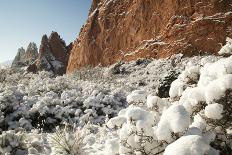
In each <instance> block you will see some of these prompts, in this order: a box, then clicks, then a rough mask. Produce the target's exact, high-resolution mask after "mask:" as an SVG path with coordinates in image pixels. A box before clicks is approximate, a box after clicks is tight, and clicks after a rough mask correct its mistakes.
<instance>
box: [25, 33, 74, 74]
mask: <svg viewBox="0 0 232 155" xmlns="http://www.w3.org/2000/svg"><path fill="white" fill-rule="evenodd" d="M70 48H71V47H70V45H69V46H67V47H66V43H65V41H64V40H63V39H62V38H61V37H60V35H59V34H58V33H57V32H52V33H51V35H50V36H49V37H47V35H46V34H45V35H43V36H42V40H41V45H40V49H39V56H38V58H37V60H36V62H35V63H34V64H32V65H31V66H29V67H28V71H30V72H37V71H39V70H47V71H52V72H54V73H55V74H59V75H62V74H64V73H65V72H66V66H67V63H68V57H69V53H70V50H71V49H70Z"/></svg>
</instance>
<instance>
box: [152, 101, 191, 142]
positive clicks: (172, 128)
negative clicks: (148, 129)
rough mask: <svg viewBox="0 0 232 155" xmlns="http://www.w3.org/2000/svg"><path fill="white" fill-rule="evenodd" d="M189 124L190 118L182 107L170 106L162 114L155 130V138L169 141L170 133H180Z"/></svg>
mask: <svg viewBox="0 0 232 155" xmlns="http://www.w3.org/2000/svg"><path fill="white" fill-rule="evenodd" d="M189 124H190V116H189V113H188V112H187V111H186V109H185V108H184V106H182V105H172V106H170V107H169V108H168V109H167V110H166V111H164V112H163V114H162V116H161V119H160V122H159V123H158V127H157V129H156V136H157V137H158V139H159V140H170V139H171V132H174V133H178V132H182V131H184V130H185V129H186V128H187V127H188V126H189Z"/></svg>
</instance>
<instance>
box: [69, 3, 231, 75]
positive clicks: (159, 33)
mask: <svg viewBox="0 0 232 155" xmlns="http://www.w3.org/2000/svg"><path fill="white" fill-rule="evenodd" d="M231 11H232V1H231V0H220V1H219V0H124V1H120V0H93V3H92V6H91V9H90V13H89V17H88V20H87V23H86V24H85V25H84V27H83V28H82V29H81V32H80V34H79V38H78V39H76V40H75V42H74V45H73V49H72V51H71V55H70V59H69V63H68V67H67V72H72V71H74V70H75V69H78V68H81V67H86V66H92V67H93V66H97V65H99V64H100V65H103V66H106V65H110V64H113V63H116V62H118V61H120V60H122V61H130V60H134V59H138V58H164V57H169V56H171V55H173V54H177V53H183V54H184V56H192V55H199V54H216V52H217V51H218V50H219V49H220V47H221V45H222V44H224V43H225V39H226V36H228V37H232V12H231Z"/></svg>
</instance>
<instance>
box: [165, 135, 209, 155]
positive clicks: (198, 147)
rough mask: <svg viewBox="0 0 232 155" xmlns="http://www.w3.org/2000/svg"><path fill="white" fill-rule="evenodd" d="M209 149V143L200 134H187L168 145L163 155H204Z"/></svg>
mask: <svg viewBox="0 0 232 155" xmlns="http://www.w3.org/2000/svg"><path fill="white" fill-rule="evenodd" d="M209 149H210V146H209V144H208V143H206V142H205V141H204V139H203V138H202V137H201V136H198V135H189V136H183V137H181V138H180V139H178V140H177V141H175V142H174V143H172V144H170V145H168V146H167V147H166V149H165V152H164V155H189V154H190V153H191V155H204V154H205V153H207V151H208V150H209Z"/></svg>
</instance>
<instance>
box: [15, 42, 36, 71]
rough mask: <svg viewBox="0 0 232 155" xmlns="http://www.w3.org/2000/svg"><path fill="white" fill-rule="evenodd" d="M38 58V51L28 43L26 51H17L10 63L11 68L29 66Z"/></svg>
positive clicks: (22, 49)
mask: <svg viewBox="0 0 232 155" xmlns="http://www.w3.org/2000/svg"><path fill="white" fill-rule="evenodd" d="M37 56H38V49H37V46H36V44H35V43H33V42H31V43H29V45H28V47H27V50H26V51H25V49H24V48H23V47H21V48H19V49H18V53H17V55H16V56H15V59H14V60H13V62H12V67H13V68H21V67H25V66H28V65H30V64H31V63H33V62H34V61H35V59H36V58H37Z"/></svg>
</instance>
